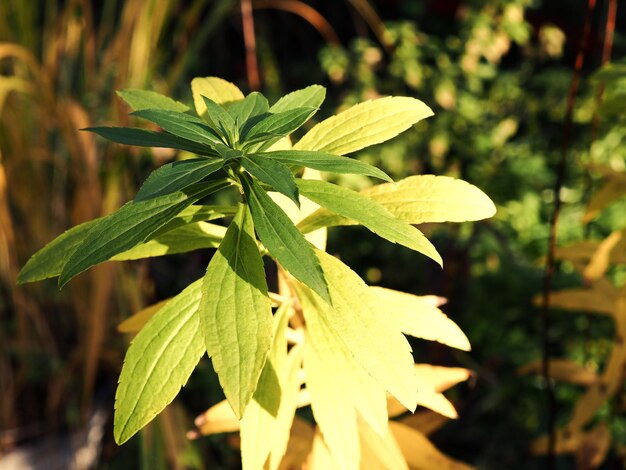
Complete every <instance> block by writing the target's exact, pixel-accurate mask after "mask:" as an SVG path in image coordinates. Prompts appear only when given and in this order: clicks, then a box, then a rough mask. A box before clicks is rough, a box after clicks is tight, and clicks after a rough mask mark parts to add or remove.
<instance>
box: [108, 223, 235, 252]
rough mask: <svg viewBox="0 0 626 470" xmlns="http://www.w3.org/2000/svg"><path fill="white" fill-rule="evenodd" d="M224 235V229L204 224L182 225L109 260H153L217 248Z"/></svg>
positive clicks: (219, 226)
mask: <svg viewBox="0 0 626 470" xmlns="http://www.w3.org/2000/svg"><path fill="white" fill-rule="evenodd" d="M225 233H226V228H225V227H222V226H221V225H215V224H209V223H206V222H196V223H193V224H188V225H183V226H182V227H178V228H175V229H173V230H170V231H168V232H165V233H164V234H162V235H159V236H158V237H155V238H152V239H151V240H149V241H147V242H144V243H140V244H138V245H135V246H134V247H133V248H131V249H130V250H127V251H124V252H123V253H120V254H118V255H115V256H113V257H112V258H111V260H112V261H125V260H134V259H142V258H153V257H155V256H163V255H173V254H176V253H186V252H188V251H194V250H199V249H201V248H217V247H218V246H219V244H220V242H221V241H222V239H223V238H224V234H225Z"/></svg>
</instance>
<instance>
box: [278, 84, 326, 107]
mask: <svg viewBox="0 0 626 470" xmlns="http://www.w3.org/2000/svg"><path fill="white" fill-rule="evenodd" d="M324 98H326V88H324V87H323V86H321V85H311V86H308V87H306V88H302V89H301V90H296V91H292V92H291V93H289V94H287V95H285V96H283V97H282V98H281V99H279V100H278V101H277V102H276V103H274V105H273V106H272V107H271V108H270V112H272V113H282V112H284V111H290V110H292V109H295V108H302V107H304V106H310V107H312V108H318V109H319V107H320V106H321V105H322V103H323V102H324Z"/></svg>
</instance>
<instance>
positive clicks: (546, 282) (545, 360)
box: [541, 0, 596, 469]
mask: <svg viewBox="0 0 626 470" xmlns="http://www.w3.org/2000/svg"><path fill="white" fill-rule="evenodd" d="M595 6H596V0H588V1H587V13H586V15H585V24H584V27H583V34H582V36H581V40H580V44H579V47H578V53H577V55H576V63H575V66H574V74H573V76H572V83H571V85H570V89H569V93H568V96H567V111H566V114H565V120H564V126H563V140H562V142H561V158H560V159H559V162H558V166H557V169H556V180H555V183H554V210H553V213H552V217H551V219H550V239H549V242H548V254H547V260H546V269H545V272H544V276H543V291H542V298H541V323H542V324H541V336H542V338H541V339H542V349H543V354H542V361H541V369H542V375H543V380H544V383H545V387H546V399H547V402H548V416H547V427H548V453H547V459H548V461H547V466H546V468H548V469H554V468H556V452H555V450H556V411H557V410H556V399H555V395H554V385H553V383H552V381H551V380H550V335H549V330H550V315H549V313H550V291H551V289H552V279H553V277H554V264H555V251H556V234H557V225H558V220H559V215H560V212H561V203H562V201H561V196H560V193H561V188H562V187H563V184H564V181H565V171H566V168H567V150H568V148H569V144H570V139H571V134H572V124H573V119H572V117H573V114H574V105H575V103H576V94H577V93H578V87H579V84H580V72H581V70H582V66H583V62H584V59H585V52H586V49H587V42H588V39H589V33H590V31H591V18H592V13H593V10H594V9H595Z"/></svg>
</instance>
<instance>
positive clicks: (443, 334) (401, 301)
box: [370, 287, 471, 351]
mask: <svg viewBox="0 0 626 470" xmlns="http://www.w3.org/2000/svg"><path fill="white" fill-rule="evenodd" d="M370 289H371V290H372V292H374V294H375V295H376V296H377V297H378V299H379V300H380V302H381V305H382V306H384V307H381V311H383V312H386V313H388V314H389V315H390V316H391V317H393V320H394V321H395V322H396V323H397V324H398V326H399V327H400V330H401V331H402V332H403V333H404V334H407V335H410V336H415V337H416V338H423V339H427V340H430V341H437V342H440V343H442V344H445V345H448V346H451V347H453V348H458V349H462V350H464V351H469V350H470V349H471V346H470V343H469V340H468V339H467V336H465V333H463V331H462V330H461V329H460V328H459V327H458V326H457V325H456V323H454V322H453V321H452V320H450V318H448V317H447V316H446V315H445V314H444V313H443V312H442V311H441V310H439V309H438V308H437V307H436V306H435V305H433V303H434V302H433V299H432V298H430V296H428V297H419V296H417V295H412V294H406V293H404V292H398V291H394V290H391V289H385V288H382V287H371V288H370Z"/></svg>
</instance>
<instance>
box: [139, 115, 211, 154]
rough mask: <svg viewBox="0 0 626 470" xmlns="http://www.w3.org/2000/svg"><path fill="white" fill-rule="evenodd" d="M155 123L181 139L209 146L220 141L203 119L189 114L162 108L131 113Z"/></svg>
mask: <svg viewBox="0 0 626 470" xmlns="http://www.w3.org/2000/svg"><path fill="white" fill-rule="evenodd" d="M132 114H133V115H134V116H138V117H141V118H144V119H147V120H148V121H150V122H153V123H155V124H156V125H157V126H160V127H162V128H163V129H165V130H166V131H167V132H170V133H172V134H174V135H177V136H178V137H182V138H183V139H187V140H191V141H193V142H197V143H199V144H203V145H206V146H208V147H211V146H212V145H215V144H217V143H222V141H221V140H220V139H219V138H218V137H217V136H216V135H215V134H213V132H212V131H211V129H210V128H209V127H208V126H207V125H206V123H205V122H204V121H202V120H201V119H198V118H197V117H194V116H191V115H190V114H185V113H177V112H175V111H165V110H163V109H143V110H141V111H135V112H133V113H132Z"/></svg>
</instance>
